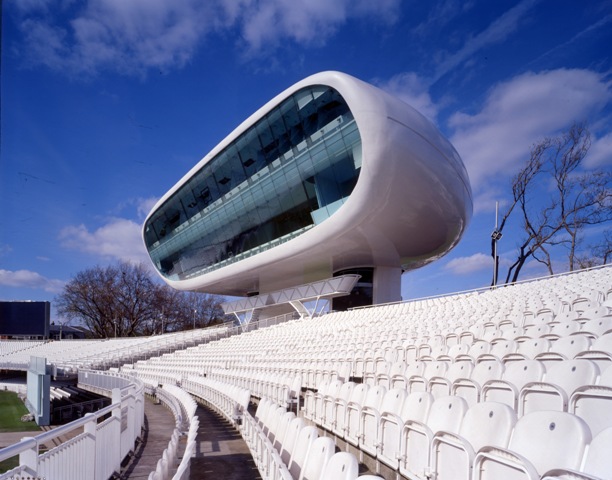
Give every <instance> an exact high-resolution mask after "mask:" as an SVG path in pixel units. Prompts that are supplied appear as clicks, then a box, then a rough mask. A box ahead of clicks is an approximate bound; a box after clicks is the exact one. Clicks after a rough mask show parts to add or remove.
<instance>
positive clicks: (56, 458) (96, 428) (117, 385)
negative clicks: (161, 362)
mask: <svg viewBox="0 0 612 480" xmlns="http://www.w3.org/2000/svg"><path fill="white" fill-rule="evenodd" d="M79 386H80V387H82V388H88V389H90V390H92V391H97V392H99V393H102V394H104V395H107V396H109V397H111V398H112V404H111V405H109V406H108V407H106V408H103V409H101V410H98V411H97V412H95V413H88V414H86V415H85V416H84V417H83V418H80V419H78V420H75V421H73V422H70V423H68V424H66V425H63V426H61V427H58V428H55V429H53V430H50V431H48V432H44V433H41V434H40V435H37V436H35V437H25V438H23V439H22V440H21V441H20V442H19V443H16V444H14V445H10V446H8V447H6V448H3V449H1V450H0V461H3V460H7V459H9V458H12V457H16V456H19V466H18V467H16V468H14V469H12V470H9V471H8V472H5V473H4V474H2V475H0V480H8V479H14V478H24V477H30V478H44V479H46V480H83V479H91V480H107V479H108V478H110V477H111V476H112V475H113V474H114V473H115V472H117V473H118V472H119V471H120V469H121V461H122V459H123V458H125V456H126V455H127V454H128V453H129V452H130V451H131V450H133V448H134V444H135V441H136V439H137V438H138V437H139V436H140V434H141V431H142V426H143V424H144V386H143V384H142V382H140V381H139V380H138V379H135V378H132V377H122V376H121V375H118V374H109V373H107V372H94V371H84V372H79ZM106 415H110V416H109V417H108V418H107V419H105V420H104V421H102V422H101V423H98V420H99V419H101V418H102V417H104V416H106ZM80 429H82V431H81V432H79V430H80ZM75 434H76V435H75ZM65 436H68V437H72V438H70V440H68V441H66V442H64V443H62V444H61V445H59V446H57V447H54V448H52V449H50V450H49V451H47V452H44V453H41V452H40V448H41V446H42V445H46V446H49V445H53V442H54V441H55V440H56V439H59V438H60V437H65Z"/></svg>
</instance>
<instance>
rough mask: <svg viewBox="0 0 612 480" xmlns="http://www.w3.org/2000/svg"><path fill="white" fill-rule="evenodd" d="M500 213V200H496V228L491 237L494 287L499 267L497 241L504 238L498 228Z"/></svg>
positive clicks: (492, 284)
mask: <svg viewBox="0 0 612 480" xmlns="http://www.w3.org/2000/svg"><path fill="white" fill-rule="evenodd" d="M498 215H499V202H495V230H493V233H492V234H491V239H492V243H493V282H491V286H492V287H496V286H497V269H498V263H499V262H498V258H497V241H498V240H499V239H500V238H502V233H501V232H500V231H499V230H498V228H499V225H498Z"/></svg>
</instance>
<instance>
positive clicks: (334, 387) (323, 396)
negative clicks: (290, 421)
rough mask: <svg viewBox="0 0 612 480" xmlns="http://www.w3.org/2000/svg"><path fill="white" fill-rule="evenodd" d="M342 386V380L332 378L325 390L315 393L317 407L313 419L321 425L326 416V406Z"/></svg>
mask: <svg viewBox="0 0 612 480" xmlns="http://www.w3.org/2000/svg"><path fill="white" fill-rule="evenodd" d="M341 388H342V381H341V380H331V381H330V382H329V383H328V384H327V388H325V390H324V391H321V392H317V393H315V396H314V397H315V408H314V414H313V416H312V420H313V421H314V422H316V423H317V424H319V425H322V424H323V421H324V418H325V406H326V404H329V403H331V402H333V401H334V399H335V398H336V397H337V396H338V393H339V392H340V389H341Z"/></svg>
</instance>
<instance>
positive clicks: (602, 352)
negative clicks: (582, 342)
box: [575, 332, 612, 370]
mask: <svg viewBox="0 0 612 480" xmlns="http://www.w3.org/2000/svg"><path fill="white" fill-rule="evenodd" d="M575 358H584V359H589V360H591V361H593V362H595V363H596V364H597V365H598V366H599V368H600V369H601V370H604V369H605V368H606V367H607V366H608V365H612V332H610V333H606V334H604V335H601V336H600V337H599V338H597V339H596V340H595V341H594V342H593V344H592V345H591V348H590V349H589V350H587V351H583V352H580V353H578V354H576V356H575Z"/></svg>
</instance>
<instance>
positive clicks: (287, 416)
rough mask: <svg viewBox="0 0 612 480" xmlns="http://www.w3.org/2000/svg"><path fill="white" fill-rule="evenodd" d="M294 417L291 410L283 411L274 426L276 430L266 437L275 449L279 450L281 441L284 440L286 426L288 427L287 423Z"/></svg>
mask: <svg viewBox="0 0 612 480" xmlns="http://www.w3.org/2000/svg"><path fill="white" fill-rule="evenodd" d="M294 418H295V413H293V412H285V413H283V415H282V417H281V418H280V420H279V421H278V424H277V426H276V431H275V432H272V435H271V436H270V435H268V438H269V439H270V442H271V443H272V445H273V446H274V449H275V450H276V451H279V450H280V448H281V446H282V444H283V441H284V440H285V434H286V433H287V428H288V427H289V424H290V423H291V421H292V420H293V419H294Z"/></svg>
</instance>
